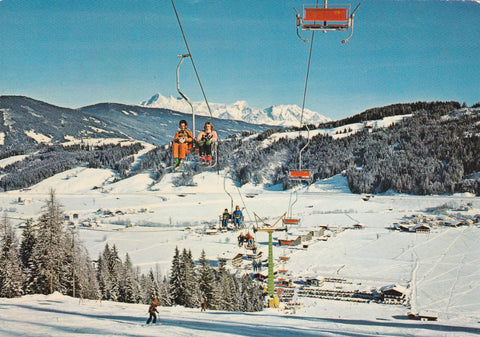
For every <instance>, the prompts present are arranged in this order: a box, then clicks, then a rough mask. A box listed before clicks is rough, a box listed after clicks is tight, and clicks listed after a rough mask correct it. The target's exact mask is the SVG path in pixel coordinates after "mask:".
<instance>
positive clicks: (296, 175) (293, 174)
mask: <svg viewBox="0 0 480 337" xmlns="http://www.w3.org/2000/svg"><path fill="white" fill-rule="evenodd" d="M288 178H289V179H290V180H299V181H308V182H310V181H311V180H312V175H311V174H310V171H308V170H291V171H290V173H289V175H288Z"/></svg>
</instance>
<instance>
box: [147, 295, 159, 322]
mask: <svg viewBox="0 0 480 337" xmlns="http://www.w3.org/2000/svg"><path fill="white" fill-rule="evenodd" d="M157 304H158V298H156V299H154V300H153V303H152V304H151V305H150V307H149V308H148V313H149V314H150V316H149V317H148V319H147V324H149V323H150V322H152V323H157V313H158V310H157ZM152 320H153V321H152Z"/></svg>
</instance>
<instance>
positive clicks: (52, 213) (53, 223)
mask: <svg viewBox="0 0 480 337" xmlns="http://www.w3.org/2000/svg"><path fill="white" fill-rule="evenodd" d="M44 209H45V212H44V213H43V214H42V215H41V217H40V223H39V229H38V235H37V240H36V242H35V245H34V247H33V250H32V254H31V256H30V260H29V263H28V264H29V269H30V273H29V282H28V290H29V291H30V292H32V293H40V294H51V293H52V292H54V291H58V292H61V293H63V294H65V293H66V292H67V289H66V285H65V283H64V281H65V280H64V279H63V277H64V276H65V266H66V263H67V262H68V261H66V256H67V255H68V254H67V251H68V249H69V247H68V248H67V247H66V246H67V244H66V243H67V240H66V236H65V234H64V232H63V229H62V219H63V216H62V215H63V213H62V210H61V206H60V204H59V203H58V202H57V200H56V199H55V193H54V191H53V190H51V191H50V194H49V199H48V200H47V201H46V204H45V206H44Z"/></svg>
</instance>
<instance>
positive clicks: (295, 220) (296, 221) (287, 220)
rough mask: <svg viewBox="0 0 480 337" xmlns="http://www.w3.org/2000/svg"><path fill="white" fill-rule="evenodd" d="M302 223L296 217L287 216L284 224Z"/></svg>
mask: <svg viewBox="0 0 480 337" xmlns="http://www.w3.org/2000/svg"><path fill="white" fill-rule="evenodd" d="M299 223H300V220H299V219H294V218H285V219H284V220H283V224H284V225H298V224H299Z"/></svg>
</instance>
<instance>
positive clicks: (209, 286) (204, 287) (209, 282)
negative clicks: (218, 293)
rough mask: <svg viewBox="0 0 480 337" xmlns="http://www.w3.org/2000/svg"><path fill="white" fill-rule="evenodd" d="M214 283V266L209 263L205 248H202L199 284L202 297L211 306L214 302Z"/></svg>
mask: <svg viewBox="0 0 480 337" xmlns="http://www.w3.org/2000/svg"><path fill="white" fill-rule="evenodd" d="M214 283H215V275H214V273H213V270H212V268H211V267H210V266H209V265H208V261H207V258H206V255H205V250H203V249H202V253H201V255H200V269H199V277H198V286H199V289H200V292H201V299H202V300H204V301H206V303H207V305H209V306H210V305H211V304H213V303H214V296H213V289H214Z"/></svg>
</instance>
